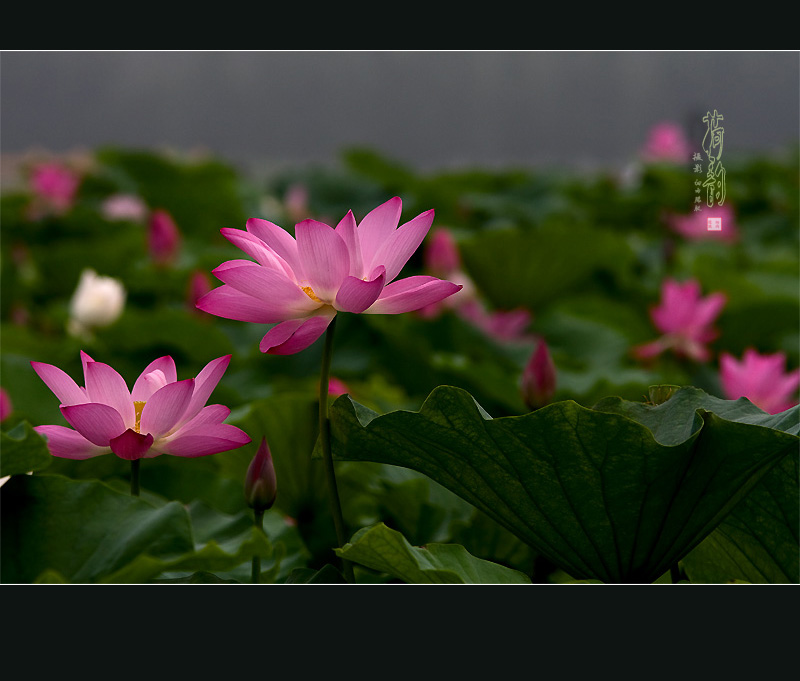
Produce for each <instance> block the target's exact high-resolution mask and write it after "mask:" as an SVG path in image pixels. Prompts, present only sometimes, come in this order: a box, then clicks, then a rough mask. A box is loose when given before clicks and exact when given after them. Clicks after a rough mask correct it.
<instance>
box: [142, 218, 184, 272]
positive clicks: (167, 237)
mask: <svg viewBox="0 0 800 681" xmlns="http://www.w3.org/2000/svg"><path fill="white" fill-rule="evenodd" d="M147 245H148V248H149V250H150V257H151V258H152V259H153V262H155V263H156V264H157V265H167V264H169V263H170V262H172V261H173V260H174V259H175V258H176V256H177V255H178V249H180V246H181V235H180V232H178V228H177V227H176V226H175V221H174V220H173V219H172V216H171V215H170V214H169V213H168V212H167V211H165V210H154V211H153V214H152V215H151V216H150V222H149V225H148V230H147Z"/></svg>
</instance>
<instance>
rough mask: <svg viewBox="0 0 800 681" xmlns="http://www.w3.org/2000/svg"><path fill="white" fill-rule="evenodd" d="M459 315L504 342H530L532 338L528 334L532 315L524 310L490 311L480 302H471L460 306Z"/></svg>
mask: <svg viewBox="0 0 800 681" xmlns="http://www.w3.org/2000/svg"><path fill="white" fill-rule="evenodd" d="M456 312H457V314H458V315H460V316H461V317H462V318H464V319H466V320H467V321H468V322H470V323H472V324H473V325H474V326H476V327H478V328H479V329H481V330H482V331H483V332H484V333H485V334H486V335H487V336H490V337H491V338H494V339H496V340H499V341H504V342H512V341H515V342H529V341H531V340H532V337H531V336H529V335H527V334H526V329H527V328H528V326H529V324H530V323H531V317H532V315H531V313H530V312H528V310H525V309H523V308H518V309H516V310H493V311H491V312H490V311H488V310H487V309H486V308H485V307H484V306H483V304H482V303H481V302H480V301H478V300H469V301H467V302H465V303H464V304H463V305H460V306H459V307H458V309H457V310H456Z"/></svg>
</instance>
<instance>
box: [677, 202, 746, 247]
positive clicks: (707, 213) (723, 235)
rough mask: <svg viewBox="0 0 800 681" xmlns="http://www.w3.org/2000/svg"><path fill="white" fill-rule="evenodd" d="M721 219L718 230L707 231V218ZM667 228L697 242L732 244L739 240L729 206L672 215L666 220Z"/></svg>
mask: <svg viewBox="0 0 800 681" xmlns="http://www.w3.org/2000/svg"><path fill="white" fill-rule="evenodd" d="M711 217H714V218H721V220H722V222H721V223H720V226H721V228H722V229H720V230H710V231H709V229H708V218H711ZM667 225H668V226H669V228H670V229H671V230H672V231H674V232H677V233H678V234H680V235H681V236H682V237H684V238H685V239H689V240H691V241H698V240H703V239H715V240H717V241H725V242H728V243H733V242H735V241H736V240H737V239H738V238H739V229H738V226H737V225H736V214H735V213H734V212H733V208H731V206H730V205H729V204H727V203H726V204H723V205H722V206H714V208H708V207H705V208H703V210H702V211H697V212H692V213H689V214H687V215H672V216H670V217H668V218H667Z"/></svg>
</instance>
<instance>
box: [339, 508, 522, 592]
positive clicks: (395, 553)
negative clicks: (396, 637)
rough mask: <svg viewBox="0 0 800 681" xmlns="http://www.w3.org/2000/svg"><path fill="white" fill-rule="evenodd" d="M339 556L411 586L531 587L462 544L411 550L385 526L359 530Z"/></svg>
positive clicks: (340, 550)
mask: <svg viewBox="0 0 800 681" xmlns="http://www.w3.org/2000/svg"><path fill="white" fill-rule="evenodd" d="M336 553H337V554H338V555H339V556H341V557H342V558H346V559H347V560H350V561H353V562H355V563H360V564H361V565H366V566H367V567H369V568H372V569H373V570H378V571H379V572H385V573H387V574H389V575H391V576H392V577H396V578H397V579H401V580H403V581H404V582H407V583H410V584H529V583H530V579H528V578H527V577H526V576H525V575H523V574H522V573H521V572H518V571H516V570H512V569H511V568H507V567H505V566H503V565H498V564H497V563H491V562H489V561H488V560H482V559H480V558H475V556H472V555H470V554H469V552H468V551H467V550H466V549H465V548H464V547H463V546H461V545H460V544H428V545H427V546H421V547H417V546H412V545H411V544H409V543H408V540H406V538H405V537H404V536H403V535H402V534H401V533H400V532H397V531H396V530H392V529H390V528H388V527H386V525H384V524H383V523H378V524H377V525H374V526H372V527H365V528H363V529H361V530H359V531H358V532H356V533H355V534H354V535H353V538H352V539H351V540H350V541H349V542H348V543H347V544H345V545H344V546H343V547H342V548H340V549H336Z"/></svg>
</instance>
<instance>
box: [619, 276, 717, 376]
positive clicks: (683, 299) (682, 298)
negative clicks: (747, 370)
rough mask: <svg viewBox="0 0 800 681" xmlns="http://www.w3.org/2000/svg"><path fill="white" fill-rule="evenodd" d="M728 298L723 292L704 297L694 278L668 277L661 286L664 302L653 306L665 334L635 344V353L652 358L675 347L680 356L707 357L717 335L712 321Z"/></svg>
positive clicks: (655, 317)
mask: <svg viewBox="0 0 800 681" xmlns="http://www.w3.org/2000/svg"><path fill="white" fill-rule="evenodd" d="M726 300H727V299H726V297H725V294H723V293H712V294H710V295H708V296H706V297H705V298H701V297H700V284H699V283H698V282H697V281H695V280H693V279H692V280H689V281H687V282H685V283H683V284H680V283H678V282H677V281H674V280H673V279H667V280H666V281H665V282H664V283H663V284H662V286H661V304H660V305H658V306H657V307H654V308H653V309H651V310H650V317H651V319H652V320H653V323H654V324H655V326H656V328H657V329H658V330H659V331H661V333H662V334H664V335H663V336H662V337H661V338H659V339H658V340H656V341H653V342H652V343H647V344H645V345H641V346H638V347H637V348H634V351H633V352H634V354H635V355H636V356H637V357H639V358H640V359H648V358H651V357H655V356H656V355H659V354H660V353H662V352H663V351H664V350H667V349H671V350H673V351H674V352H675V353H676V354H677V355H679V356H684V357H689V358H691V359H694V360H696V361H699V362H704V361H707V360H708V359H709V357H710V352H709V350H708V348H707V347H706V343H710V342H711V341H712V340H714V339H715V338H716V337H717V332H716V331H715V330H714V329H713V328H712V327H711V324H712V323H713V322H714V320H715V319H716V318H717V316H718V315H719V313H720V312H721V311H722V308H723V306H724V305H725V302H726Z"/></svg>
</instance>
